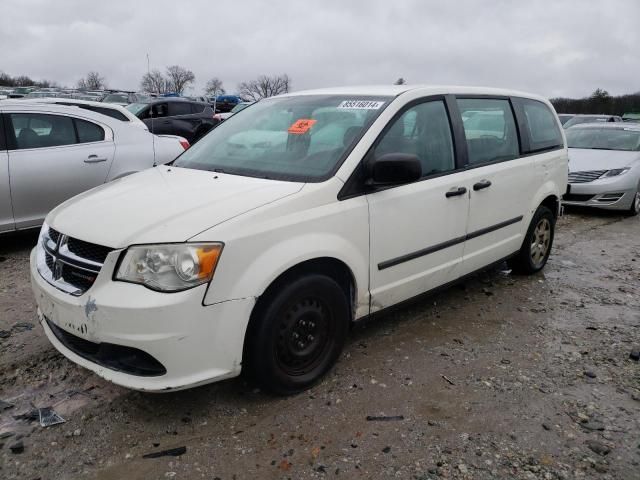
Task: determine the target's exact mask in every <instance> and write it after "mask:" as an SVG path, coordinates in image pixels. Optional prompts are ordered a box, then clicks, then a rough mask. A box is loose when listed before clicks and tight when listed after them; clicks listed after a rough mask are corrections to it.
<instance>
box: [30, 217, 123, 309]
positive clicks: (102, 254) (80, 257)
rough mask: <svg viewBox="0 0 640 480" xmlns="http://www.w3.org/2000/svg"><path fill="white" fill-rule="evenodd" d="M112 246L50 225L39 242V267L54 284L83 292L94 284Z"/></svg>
mask: <svg viewBox="0 0 640 480" xmlns="http://www.w3.org/2000/svg"><path fill="white" fill-rule="evenodd" d="M112 250H113V249H111V248H108V247H104V246H102V245H95V244H93V243H89V242H85V241H83V240H78V239H76V238H72V237H68V236H67V235H63V234H61V233H60V232H58V231H56V230H54V229H53V228H48V229H45V230H44V231H43V233H42V235H41V238H40V243H39V245H38V271H39V272H40V275H41V276H42V278H44V279H45V280H46V281H47V282H49V283H50V284H51V285H53V286H54V287H56V288H58V289H60V290H62V291H64V292H67V293H70V294H71V295H75V296H79V295H82V294H83V293H84V292H86V291H87V290H89V288H91V286H92V285H93V283H94V282H95V280H96V277H97V276H98V274H99V273H100V270H101V269H102V265H103V263H104V261H105V259H106V258H107V255H108V254H109V252H111V251H112Z"/></svg>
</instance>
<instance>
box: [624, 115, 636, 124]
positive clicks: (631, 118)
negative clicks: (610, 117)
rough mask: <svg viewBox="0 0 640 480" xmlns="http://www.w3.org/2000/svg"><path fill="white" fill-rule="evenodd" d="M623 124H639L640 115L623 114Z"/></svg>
mask: <svg viewBox="0 0 640 480" xmlns="http://www.w3.org/2000/svg"><path fill="white" fill-rule="evenodd" d="M622 121H623V122H631V123H640V113H625V114H624V115H622Z"/></svg>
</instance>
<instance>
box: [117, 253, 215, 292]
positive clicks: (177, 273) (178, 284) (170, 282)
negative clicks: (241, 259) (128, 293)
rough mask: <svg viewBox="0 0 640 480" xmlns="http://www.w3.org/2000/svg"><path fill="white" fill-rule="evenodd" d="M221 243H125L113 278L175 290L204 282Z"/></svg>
mask: <svg viewBox="0 0 640 480" xmlns="http://www.w3.org/2000/svg"><path fill="white" fill-rule="evenodd" d="M222 247H223V244H222V243H176V244H167V245H141V246H135V247H129V248H128V249H127V251H126V252H125V254H124V256H123V257H122V259H121V261H120V264H119V266H118V269H117V272H116V275H115V279H116V280H120V281H123V282H131V283H139V284H140V285H144V286H146V287H148V288H150V289H152V290H160V291H162V292H179V291H181V290H186V289H188V288H192V287H195V286H197V285H202V284H203V283H207V282H208V281H209V280H211V278H212V277H213V273H214V271H215V269H216V265H217V264H218V259H219V258H220V254H221V253H222Z"/></svg>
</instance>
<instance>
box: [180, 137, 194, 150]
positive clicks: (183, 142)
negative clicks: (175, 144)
mask: <svg viewBox="0 0 640 480" xmlns="http://www.w3.org/2000/svg"><path fill="white" fill-rule="evenodd" d="M180 145H182V148H184V149H185V150H186V149H187V148H189V147H190V146H191V145H189V140H187V139H186V138H181V139H180Z"/></svg>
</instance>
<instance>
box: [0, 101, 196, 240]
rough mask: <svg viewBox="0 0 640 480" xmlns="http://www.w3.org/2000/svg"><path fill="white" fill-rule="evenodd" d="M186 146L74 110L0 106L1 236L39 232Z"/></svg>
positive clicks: (35, 105) (5, 103)
mask: <svg viewBox="0 0 640 480" xmlns="http://www.w3.org/2000/svg"><path fill="white" fill-rule="evenodd" d="M187 147H188V143H187V141H186V140H185V139H181V138H179V137H166V138H163V137H157V136H154V135H152V134H150V133H149V132H147V131H145V130H143V129H141V128H135V127H132V126H131V124H130V122H122V121H120V120H115V119H113V118H111V117H108V116H105V115H102V114H100V113H95V112H92V111H89V110H85V109H80V108H77V107H75V106H74V107H68V106H62V105H53V104H44V103H35V102H28V101H17V102H11V101H9V100H4V101H2V102H0V232H7V231H13V230H20V229H25V228H32V227H38V226H39V225H41V224H42V221H43V219H44V217H45V216H46V214H47V213H48V212H49V211H50V210H51V209H52V208H54V207H55V206H57V205H58V204H60V203H62V202H64V201H65V200H67V199H69V198H71V197H73V196H74V195H77V194H79V193H81V192H84V191H86V190H89V189H90V188H93V187H95V186H97V185H100V184H103V183H105V182H109V181H112V180H114V179H117V178H121V177H124V176H126V175H129V174H131V173H134V172H138V171H140V170H144V169H146V168H150V167H152V166H154V165H159V164H164V163H167V162H170V161H171V160H173V159H174V158H176V157H177V156H178V155H179V154H181V153H182V152H183V151H184V150H185V148H187Z"/></svg>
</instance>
